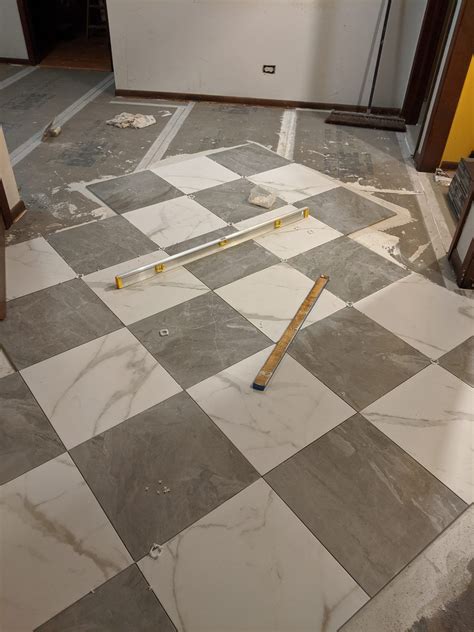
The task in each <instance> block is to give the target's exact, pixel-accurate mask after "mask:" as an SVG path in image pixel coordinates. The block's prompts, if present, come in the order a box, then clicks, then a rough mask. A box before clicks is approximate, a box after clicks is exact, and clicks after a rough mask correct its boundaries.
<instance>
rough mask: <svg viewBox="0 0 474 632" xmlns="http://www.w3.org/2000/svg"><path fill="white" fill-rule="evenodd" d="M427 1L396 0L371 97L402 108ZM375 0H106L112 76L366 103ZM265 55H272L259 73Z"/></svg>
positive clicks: (376, 28) (134, 82) (199, 89)
mask: <svg viewBox="0 0 474 632" xmlns="http://www.w3.org/2000/svg"><path fill="white" fill-rule="evenodd" d="M426 2H427V0H394V2H393V5H392V13H391V18H390V23H389V32H388V37H387V40H386V45H387V48H386V51H385V54H384V56H383V58H382V63H381V70H380V73H381V78H380V87H379V88H378V89H377V92H376V97H377V98H376V103H375V105H383V106H389V107H400V106H401V105H402V102H403V96H404V93H405V88H406V83H407V81H408V76H409V73H410V69H411V63H412V59H413V54H414V49H415V46H416V42H417V38H418V33H419V29H420V26H421V20H422V17H423V12H424V9H425V6H426ZM382 4H383V0H108V2H107V5H108V10H109V21H110V30H111V38H112V52H113V59H114V70H115V78H116V85H117V88H119V89H125V90H150V91H161V92H183V93H198V94H208V95H223V96H237V97H254V98H262V99H283V100H290V101H311V102H319V103H345V104H351V105H354V104H358V103H362V104H365V103H366V102H367V98H368V94H369V89H370V80H371V77H372V75H371V72H372V69H373V66H372V65H373V62H374V60H375V54H376V47H377V43H378V39H377V34H378V33H379V32H380V27H381V12H382ZM263 64H276V66H277V72H276V74H275V75H264V74H263V73H262V65H263Z"/></svg>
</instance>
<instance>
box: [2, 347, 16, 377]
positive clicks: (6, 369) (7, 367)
mask: <svg viewBox="0 0 474 632" xmlns="http://www.w3.org/2000/svg"><path fill="white" fill-rule="evenodd" d="M11 373H15V369H14V368H13V366H12V365H11V363H10V360H9V359H8V358H7V356H6V355H5V352H4V351H3V349H1V348H0V379H1V378H2V377H6V376H7V375H10V374H11Z"/></svg>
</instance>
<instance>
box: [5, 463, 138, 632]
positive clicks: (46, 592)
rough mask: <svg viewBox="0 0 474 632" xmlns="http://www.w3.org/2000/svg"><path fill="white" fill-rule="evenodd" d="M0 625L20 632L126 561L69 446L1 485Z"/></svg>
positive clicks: (32, 625) (89, 588)
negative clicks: (55, 456) (67, 452)
mask: <svg viewBox="0 0 474 632" xmlns="http://www.w3.org/2000/svg"><path fill="white" fill-rule="evenodd" d="M0 498H1V502H0V504H1V512H2V515H1V538H2V543H1V547H0V566H1V569H2V570H1V574H2V578H3V580H2V581H1V582H0V593H1V595H0V601H1V603H2V607H1V615H0V619H1V629H2V630H5V632H26V631H31V630H32V629H33V628H36V626H38V625H40V624H41V623H44V622H45V621H47V620H48V619H49V618H50V617H52V616H53V615H55V614H57V613H58V612H60V611H61V610H63V609H64V608H65V607H67V606H69V605H70V604H72V603H74V602H75V601H76V600H77V599H79V598H80V597H82V596H83V595H85V594H87V593H88V592H89V591H90V590H93V589H94V588H96V587H97V586H99V585H100V584H102V583H104V582H105V581H107V579H110V578H111V577H113V576H114V575H116V574H117V573H119V572H120V571H121V570H122V569H124V568H126V567H127V566H129V565H130V564H131V563H132V560H131V558H130V556H129V554H128V553H127V551H126V549H125V547H124V545H123V544H122V542H121V540H120V538H119V537H118V535H117V534H116V532H115V531H114V529H113V527H112V525H111V524H110V522H109V521H108V519H107V517H106V515H105V513H104V512H103V511H102V509H101V507H100V505H99V503H98V502H97V500H96V499H95V498H94V496H93V494H92V492H91V491H90V489H89V487H88V486H87V485H86V482H85V481H84V479H83V478H82V476H81V474H80V473H79V471H78V470H77V468H76V466H75V465H74V463H73V462H72V460H71V457H70V456H69V455H68V454H63V455H61V456H58V457H57V458H55V459H53V460H52V461H48V462H47V463H43V465H40V466H39V467H37V468H35V469H33V470H31V471H30V472H28V473H27V474H23V476H19V477H18V478H16V479H14V480H13V481H11V482H10V483H6V484H5V485H3V486H2V487H1V489H0Z"/></svg>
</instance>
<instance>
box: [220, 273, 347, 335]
mask: <svg viewBox="0 0 474 632" xmlns="http://www.w3.org/2000/svg"><path fill="white" fill-rule="evenodd" d="M315 280H316V279H314V280H311V279H308V277H307V276H305V275H304V274H302V273H301V272H298V270H295V269H294V268H292V267H291V266H289V265H287V264H286V263H280V264H277V265H275V266H271V267H270V268H266V269H265V270H261V271H260V272H255V274H250V275H249V276H246V277H244V278H243V279H239V280H238V281H234V282H233V283H229V284H228V285H225V286H224V287H221V288H219V289H218V290H216V294H218V295H219V296H221V297H222V298H223V299H224V300H225V301H227V302H228V303H229V305H232V307H234V308H235V309H236V310H237V311H239V312H240V313H241V314H242V315H243V316H245V318H247V319H248V320H249V321H250V322H251V323H253V324H254V325H255V326H256V327H258V328H259V329H260V330H261V331H263V333H265V334H266V335H267V336H268V337H269V338H271V339H272V340H274V341H275V342H276V341H278V339H279V338H280V336H281V335H282V333H283V332H284V331H285V328H286V327H287V325H288V324H289V322H290V321H291V319H292V318H293V316H294V315H295V314H296V311H297V309H298V307H299V306H300V305H301V303H302V302H303V300H304V299H305V297H306V295H307V294H308V292H309V291H310V289H311V288H312V286H313V284H314V281H315ZM345 305H346V304H345V303H344V301H342V300H341V299H339V298H337V296H334V294H331V292H329V290H326V289H325V290H324V291H323V293H322V294H321V296H320V298H319V299H318V302H317V303H316V305H315V306H314V307H313V309H312V310H311V312H310V313H309V315H308V317H307V319H306V321H305V323H304V325H303V327H307V326H308V325H311V324H312V323H315V322H316V321H318V320H321V319H322V318H326V316H329V315H330V314H333V313H334V312H336V311H337V310H339V309H342V308H343V307H345Z"/></svg>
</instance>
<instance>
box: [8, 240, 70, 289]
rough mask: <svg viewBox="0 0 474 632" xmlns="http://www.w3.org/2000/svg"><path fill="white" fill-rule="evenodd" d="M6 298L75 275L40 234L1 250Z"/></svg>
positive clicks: (60, 281)
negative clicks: (4, 271)
mask: <svg viewBox="0 0 474 632" xmlns="http://www.w3.org/2000/svg"><path fill="white" fill-rule="evenodd" d="M5 255H6V266H7V300H11V299H14V298H18V297H19V296H25V295H26V294H31V292H37V291H38V290H44V288H46V287H51V286H52V285H56V284H57V283H62V282H63V281H69V280H70V279H74V278H75V277H76V273H75V272H74V270H72V268H70V267H69V266H68V264H67V263H66V262H65V261H64V259H63V258H62V257H60V256H59V255H58V253H57V252H56V251H55V250H54V248H53V247H52V246H50V245H49V244H48V242H47V241H46V240H45V239H43V237H37V238H36V239H31V240H30V241H24V242H22V243H21V244H15V245H14V246H8V247H7V248H6V249H5Z"/></svg>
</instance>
